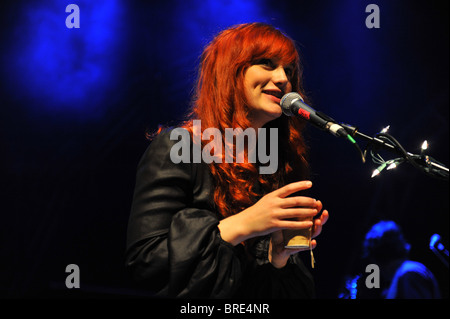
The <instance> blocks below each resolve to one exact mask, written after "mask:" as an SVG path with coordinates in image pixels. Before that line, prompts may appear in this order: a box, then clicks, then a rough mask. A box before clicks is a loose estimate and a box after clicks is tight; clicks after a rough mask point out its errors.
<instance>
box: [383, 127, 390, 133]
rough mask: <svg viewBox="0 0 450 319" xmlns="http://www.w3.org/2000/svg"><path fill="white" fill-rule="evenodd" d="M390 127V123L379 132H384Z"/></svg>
mask: <svg viewBox="0 0 450 319" xmlns="http://www.w3.org/2000/svg"><path fill="white" fill-rule="evenodd" d="M390 127H391V126H390V125H388V126H386V127H385V128H384V129H382V130H381V133H386V132H387V131H388V130H389V128H390Z"/></svg>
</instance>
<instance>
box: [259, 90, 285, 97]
mask: <svg viewBox="0 0 450 319" xmlns="http://www.w3.org/2000/svg"><path fill="white" fill-rule="evenodd" d="M263 93H265V94H268V95H272V96H274V97H276V98H278V99H281V98H282V97H283V92H281V91H278V90H263Z"/></svg>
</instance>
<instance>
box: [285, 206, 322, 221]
mask: <svg viewBox="0 0 450 319" xmlns="http://www.w3.org/2000/svg"><path fill="white" fill-rule="evenodd" d="M316 215H317V209H315V208H303V207H302V208H285V209H282V210H280V212H279V213H278V215H277V217H278V218H279V219H293V220H296V219H297V220H299V219H300V220H301V219H307V218H312V217H314V216H316Z"/></svg>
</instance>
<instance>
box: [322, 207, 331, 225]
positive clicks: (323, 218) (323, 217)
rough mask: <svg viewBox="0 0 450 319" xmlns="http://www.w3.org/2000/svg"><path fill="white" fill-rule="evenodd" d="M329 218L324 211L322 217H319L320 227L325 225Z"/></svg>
mask: <svg viewBox="0 0 450 319" xmlns="http://www.w3.org/2000/svg"><path fill="white" fill-rule="evenodd" d="M329 217H330V214H329V213H328V211H327V210H324V211H323V212H322V215H321V216H320V221H321V223H322V225H325V223H326V222H327V221H328V218H329Z"/></svg>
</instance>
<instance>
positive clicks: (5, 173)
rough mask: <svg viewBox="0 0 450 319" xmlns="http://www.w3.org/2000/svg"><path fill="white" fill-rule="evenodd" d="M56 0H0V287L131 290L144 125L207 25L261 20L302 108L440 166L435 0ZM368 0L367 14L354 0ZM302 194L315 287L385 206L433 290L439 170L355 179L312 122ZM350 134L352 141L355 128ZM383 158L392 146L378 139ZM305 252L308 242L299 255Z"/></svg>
mask: <svg viewBox="0 0 450 319" xmlns="http://www.w3.org/2000/svg"><path fill="white" fill-rule="evenodd" d="M69 3H70V2H67V1H66V2H65V1H56V0H54V1H2V4H1V5H0V12H1V16H0V18H1V19H0V26H1V29H0V35H1V44H2V49H1V82H0V83H1V86H0V147H1V151H0V152H1V153H0V155H1V156H0V164H1V166H0V167H1V168H0V169H1V179H0V187H1V189H0V190H1V192H0V194H1V196H2V199H1V202H0V213H1V220H0V225H1V228H0V231H1V232H0V236H1V237H0V238H1V241H0V295H1V296H3V297H6V298H27V297H33V298H34V297H42V298H47V297H48V298H50V297H58V296H68V297H70V296H72V295H71V294H73V292H71V291H68V289H66V287H65V285H64V281H65V278H66V276H67V275H68V274H67V273H65V268H66V266H67V265H68V264H77V265H78V266H79V267H80V271H81V278H80V281H81V288H80V289H79V290H78V292H77V293H78V294H81V295H83V294H84V295H85V296H88V297H98V296H103V297H129V296H133V295H135V294H136V293H137V292H136V291H135V290H133V288H132V285H130V283H129V282H128V278H127V276H126V275H125V271H124V251H125V242H126V228H127V221H128V216H129V210H130V205H131V199H132V193H133V188H134V181H135V174H136V165H137V163H138V161H139V159H140V157H141V155H142V154H143V152H144V150H145V148H146V147H147V145H148V142H147V141H146V139H145V132H146V130H148V129H150V130H152V129H155V128H156V127H157V125H158V124H167V123H176V121H177V120H178V119H180V118H181V117H182V115H183V114H184V112H185V111H186V109H187V105H188V103H189V99H190V95H191V92H192V86H193V83H194V80H195V75H196V68H197V64H198V57H199V55H200V54H201V51H202V48H203V46H204V45H205V44H207V43H208V41H209V40H211V39H212V37H213V36H214V35H215V34H216V33H217V32H218V31H220V30H221V29H223V28H226V27H228V26H230V25H233V24H237V23H242V22H253V21H262V22H268V23H272V24H273V25H275V26H277V27H279V28H281V29H282V30H283V31H285V32H286V33H287V34H288V35H290V36H291V37H292V38H293V39H295V40H296V41H297V43H298V44H299V48H300V51H301V56H302V58H303V66H304V82H305V86H306V89H307V91H308V94H309V96H310V98H311V100H312V101H313V103H312V104H313V106H314V107H315V108H316V109H318V110H321V111H322V112H324V113H326V114H328V115H330V116H332V117H334V118H335V119H336V120H338V121H343V122H347V123H350V124H353V125H355V126H358V127H359V128H360V130H361V131H362V132H364V133H366V134H368V135H371V136H372V135H374V134H376V133H377V132H379V131H380V130H381V129H382V128H383V127H385V126H387V125H390V130H389V132H390V133H391V134H392V135H393V136H394V137H396V138H397V140H399V141H400V143H402V145H403V146H404V147H405V148H406V150H408V151H410V152H411V153H418V152H419V148H420V146H421V144H422V142H423V140H425V139H426V140H428V142H429V144H430V146H429V149H428V151H427V152H428V154H429V155H431V156H433V157H434V158H436V159H437V160H439V161H440V162H442V163H444V164H445V165H446V166H447V165H448V155H449V140H448V123H449V117H448V109H449V97H448V87H449V83H448V79H449V77H448V74H449V69H448V57H449V51H448V43H449V33H448V21H449V19H448V12H449V11H448V2H447V1H405V0H403V1H376V2H374V1H349V0H347V1H325V0H320V1H271V0H267V1H232V0H229V1H151V2H145V1H118V0H117V1H115V0H111V1H94V2H89V1H84V0H80V1H75V3H76V4H78V6H79V7H80V12H81V21H80V23H81V25H80V26H81V27H80V28H79V29H68V28H66V26H65V19H66V17H67V16H68V15H69V13H66V12H65V7H66V6H67V5H68V4H69ZM370 3H376V4H377V5H378V6H379V8H380V12H381V15H380V22H381V27H380V28H379V29H368V28H367V27H366V25H365V19H366V17H367V16H368V15H369V13H366V12H365V8H366V6H367V5H368V4H370ZM307 138H308V142H309V145H310V148H311V165H312V170H313V183H314V187H313V190H314V194H315V196H316V197H317V198H319V199H321V200H322V201H323V203H324V205H325V207H326V208H327V209H328V210H329V211H330V215H331V217H330V220H329V222H328V223H327V225H326V227H325V228H324V231H323V233H322V234H321V236H320V237H319V238H318V247H317V248H316V250H315V252H314V254H315V258H316V260H317V264H316V268H315V269H314V270H312V272H313V273H314V276H315V278H316V284H317V295H318V297H319V298H328V299H332V298H337V297H338V294H339V292H340V291H341V289H342V287H343V285H344V282H345V280H346V278H347V277H348V276H350V275H354V274H355V273H356V272H358V271H359V270H360V267H361V266H362V265H361V264H360V261H359V256H360V254H361V250H360V247H361V242H362V239H363V237H364V234H365V232H366V231H367V230H368V229H369V227H370V225H372V224H373V223H374V222H376V221H378V220H381V219H393V220H395V221H397V222H398V223H399V224H400V225H401V226H402V228H403V230H404V233H405V236H406V238H407V240H408V241H409V242H410V243H411V245H412V251H411V258H412V259H414V260H417V261H420V262H423V263H424V264H425V265H426V266H427V267H428V268H429V269H431V270H432V271H433V273H434V274H435V276H436V278H437V279H438V281H439V284H440V288H441V290H442V294H443V296H445V297H448V268H446V267H445V266H444V265H443V264H442V263H441V262H440V261H439V260H438V258H437V257H436V256H435V255H434V254H433V253H432V252H431V250H430V249H429V247H428V245H429V239H430V237H431V235H432V234H434V233H438V234H440V235H441V237H442V241H443V243H444V244H445V245H447V243H448V235H449V219H448V216H449V205H448V204H449V201H448V198H449V197H448V182H446V181H441V180H437V179H433V178H431V177H429V176H427V175H425V174H423V173H421V172H420V171H418V170H416V169H415V168H413V167H412V166H411V165H409V164H403V165H401V166H400V167H399V168H397V169H396V170H393V171H387V172H383V173H382V174H381V175H380V176H378V177H376V178H373V179H372V178H370V176H371V174H372V171H373V170H374V169H375V168H376V165H375V164H373V163H372V162H371V161H370V160H368V162H367V163H365V164H363V163H362V162H361V159H360V157H359V155H358V153H357V151H356V150H355V149H354V148H353V147H352V146H351V145H350V144H349V143H348V142H346V141H345V140H339V139H337V138H335V137H333V136H331V135H328V134H326V133H324V132H322V131H318V130H316V129H314V128H309V129H308V132H307ZM358 143H359V144H360V146H361V147H362V148H364V147H365V142H364V141H362V140H358ZM383 156H384V158H385V159H390V158H392V157H393V155H392V154H389V153H386V154H383ZM306 257H307V254H306Z"/></svg>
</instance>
